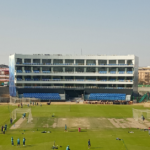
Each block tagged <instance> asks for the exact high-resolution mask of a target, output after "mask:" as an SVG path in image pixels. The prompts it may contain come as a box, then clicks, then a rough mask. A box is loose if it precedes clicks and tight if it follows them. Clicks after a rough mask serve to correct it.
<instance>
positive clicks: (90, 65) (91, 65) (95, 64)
mask: <svg viewBox="0 0 150 150" xmlns="http://www.w3.org/2000/svg"><path fill="white" fill-rule="evenodd" d="M87 65H90V66H94V65H96V64H87Z"/></svg>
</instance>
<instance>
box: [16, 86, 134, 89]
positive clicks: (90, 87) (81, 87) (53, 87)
mask: <svg viewBox="0 0 150 150" xmlns="http://www.w3.org/2000/svg"><path fill="white" fill-rule="evenodd" d="M17 88H48V89H56V88H61V89H64V88H69V89H74V88H76V89H86V88H87V89H133V87H96V86H85V87H83V86H17Z"/></svg>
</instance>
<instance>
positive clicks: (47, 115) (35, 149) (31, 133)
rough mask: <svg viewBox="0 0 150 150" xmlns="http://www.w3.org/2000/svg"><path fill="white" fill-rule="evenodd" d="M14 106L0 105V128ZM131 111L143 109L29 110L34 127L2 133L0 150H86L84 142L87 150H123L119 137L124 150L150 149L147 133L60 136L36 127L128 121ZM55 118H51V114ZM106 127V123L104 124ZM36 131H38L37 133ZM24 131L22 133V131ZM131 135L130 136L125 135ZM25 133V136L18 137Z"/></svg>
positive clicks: (78, 107)
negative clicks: (55, 149) (86, 120)
mask: <svg viewBox="0 0 150 150" xmlns="http://www.w3.org/2000/svg"><path fill="white" fill-rule="evenodd" d="M15 108H16V107H14V106H9V109H8V106H2V105H0V125H2V124H3V125H4V124H5V123H7V124H8V123H9V119H10V111H12V110H13V109H15ZM132 108H137V109H147V108H144V107H142V106H125V105H78V104H77V105H50V106H42V107H40V106H32V107H31V109H32V115H33V117H34V119H33V122H34V123H35V124H34V126H32V125H31V126H30V125H28V124H24V125H22V126H21V128H20V129H17V130H10V129H8V131H6V134H5V135H3V134H0V150H11V149H12V150H15V149H27V150H48V149H51V146H52V145H53V142H54V141H55V143H56V145H57V144H58V145H59V146H60V145H61V146H62V148H59V149H60V150H65V149H66V146H67V145H70V149H71V150H87V149H88V147H87V141H88V139H90V140H91V145H92V147H91V149H95V150H126V148H125V146H124V144H123V142H122V141H117V140H116V138H117V137H119V138H121V139H123V140H124V142H125V145H126V147H127V149H128V150H148V149H149V148H150V142H149V140H150V136H149V135H148V132H144V131H141V130H139V129H121V128H120V129H117V128H104V127H103V128H101V125H100V127H99V128H91V129H83V130H82V129H81V131H82V132H80V133H79V132H78V131H77V128H74V129H69V132H64V128H58V127H56V128H52V127H48V128H46V127H43V126H40V124H49V125H50V126H51V125H52V124H53V123H54V120H55V119H58V118H91V120H92V119H94V118H131V117H132ZM53 113H55V117H54V118H52V114H53ZM106 124H107V123H106ZM37 129H38V131H37ZM23 130H25V132H24V131H23ZM43 130H46V131H51V133H41V131H43ZM131 130H132V131H134V133H133V134H130V133H128V131H131ZM22 133H25V134H22ZM11 136H13V137H14V142H15V146H11ZM18 137H19V138H20V139H21V146H20V147H17V146H16V140H17V138H18ZM23 137H25V138H26V139H27V141H26V146H25V147H23V146H22V139H23Z"/></svg>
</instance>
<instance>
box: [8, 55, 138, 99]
mask: <svg viewBox="0 0 150 150" xmlns="http://www.w3.org/2000/svg"><path fill="white" fill-rule="evenodd" d="M138 63H139V61H138V57H136V56H134V55H126V56H114V55H113V56H102V55H101V56H100V55H99V56H98V55H97V56H82V55H80V56H77V55H64V56H63V55H60V54H58V55H51V54H43V55H42V54H33V55H23V54H14V55H11V56H9V71H10V95H11V96H19V95H21V94H23V93H59V94H64V95H65V96H66V98H67V97H80V96H81V95H82V96H83V95H84V96H86V95H88V94H90V93H125V94H126V95H131V94H132V93H135V94H136V93H137V91H138V89H137V87H138ZM66 98H65V99H66Z"/></svg>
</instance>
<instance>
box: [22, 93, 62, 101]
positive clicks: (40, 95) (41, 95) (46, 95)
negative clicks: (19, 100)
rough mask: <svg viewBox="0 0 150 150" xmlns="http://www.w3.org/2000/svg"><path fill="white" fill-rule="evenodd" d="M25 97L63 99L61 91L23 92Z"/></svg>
mask: <svg viewBox="0 0 150 150" xmlns="http://www.w3.org/2000/svg"><path fill="white" fill-rule="evenodd" d="M23 97H24V98H37V99H41V100H61V98H60V95H59V93H23Z"/></svg>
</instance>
